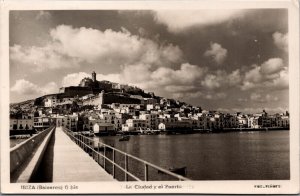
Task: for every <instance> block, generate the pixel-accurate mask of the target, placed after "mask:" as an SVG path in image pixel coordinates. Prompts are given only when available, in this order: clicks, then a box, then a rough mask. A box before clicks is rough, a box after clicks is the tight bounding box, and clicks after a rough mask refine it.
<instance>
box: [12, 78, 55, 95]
mask: <svg viewBox="0 0 300 196" xmlns="http://www.w3.org/2000/svg"><path fill="white" fill-rule="evenodd" d="M10 90H11V91H12V92H14V93H17V94H19V95H44V94H50V93H55V92H57V91H58V86H57V84H56V83H55V82H50V83H48V84H46V85H44V86H42V87H40V86H38V85H36V84H34V83H32V82H30V81H27V80H25V79H19V80H17V81H16V83H15V84H14V85H13V86H12V87H11V89H10Z"/></svg>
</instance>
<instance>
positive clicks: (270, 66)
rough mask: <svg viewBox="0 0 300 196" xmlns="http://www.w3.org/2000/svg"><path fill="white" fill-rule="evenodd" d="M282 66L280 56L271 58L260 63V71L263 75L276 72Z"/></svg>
mask: <svg viewBox="0 0 300 196" xmlns="http://www.w3.org/2000/svg"><path fill="white" fill-rule="evenodd" d="M283 68H284V64H283V60H282V59H281V58H271V59H269V60H267V61H266V62H264V63H263V64H262V65H261V72H262V74H265V75H271V74H275V73H278V72H279V71H281V70H282V69H283Z"/></svg>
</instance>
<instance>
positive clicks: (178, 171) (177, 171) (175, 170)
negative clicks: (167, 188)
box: [158, 167, 187, 176]
mask: <svg viewBox="0 0 300 196" xmlns="http://www.w3.org/2000/svg"><path fill="white" fill-rule="evenodd" d="M169 171H170V172H173V173H175V174H179V175H182V176H186V173H187V172H186V167H175V168H174V167H170V168H169ZM158 173H161V174H165V173H164V172H163V171H160V170H158Z"/></svg>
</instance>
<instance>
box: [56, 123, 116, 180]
mask: <svg viewBox="0 0 300 196" xmlns="http://www.w3.org/2000/svg"><path fill="white" fill-rule="evenodd" d="M54 134H55V142H54V147H53V177H52V181H53V182H91V181H113V180H114V179H113V177H112V176H111V175H109V174H108V173H107V172H106V171H105V170H104V169H103V168H102V167H99V165H98V164H97V163H96V162H95V161H94V160H93V159H92V158H91V157H90V156H89V155H88V154H87V153H85V152H84V151H83V150H82V149H81V148H80V147H79V146H77V145H76V144H75V143H74V142H73V141H72V140H70V138H69V137H68V136H67V135H66V134H65V133H64V132H63V130H62V128H61V127H56V130H55V133H54Z"/></svg>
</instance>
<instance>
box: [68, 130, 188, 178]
mask: <svg viewBox="0 0 300 196" xmlns="http://www.w3.org/2000/svg"><path fill="white" fill-rule="evenodd" d="M63 130H64V132H65V133H66V134H67V135H68V136H69V137H70V138H71V140H72V141H74V142H75V143H76V144H77V145H78V146H79V147H80V148H82V149H83V150H84V151H86V152H87V153H89V154H90V155H91V156H92V157H93V159H94V160H95V161H96V162H97V163H98V164H99V165H100V166H101V158H102V160H103V161H102V166H103V168H104V170H107V164H106V162H109V163H111V164H112V173H111V175H112V176H113V178H116V168H118V169H120V170H121V171H122V172H123V173H124V179H125V181H128V180H129V178H128V177H131V179H133V180H136V181H149V180H150V179H149V169H150V168H152V169H155V170H157V172H158V173H161V174H165V175H168V176H170V177H173V178H174V179H177V180H179V181H186V180H190V179H188V178H186V177H184V176H181V175H179V174H176V173H173V172H171V171H169V170H166V169H164V168H161V167H159V166H157V165H154V164H152V163H149V162H147V161H145V160H142V159H140V158H138V157H136V156H133V155H131V154H128V153H126V152H123V151H121V150H119V149H117V148H114V147H112V146H110V145H107V144H105V143H103V142H100V141H98V144H97V145H96V149H97V150H96V149H95V145H94V142H95V141H94V140H93V139H92V138H89V137H86V136H84V135H82V134H80V133H76V132H72V131H70V130H68V129H65V128H63ZM100 149H102V151H103V152H102V153H101V152H100ZM108 151H109V152H110V155H111V159H110V158H109V157H108ZM116 152H117V153H120V154H121V155H123V156H124V160H123V161H124V162H123V164H122V165H123V167H122V166H121V165H120V164H118V163H117V162H116ZM129 158H130V159H133V160H135V161H137V162H139V163H141V164H143V173H144V178H143V179H141V178H140V177H137V175H134V174H133V173H132V172H131V171H129V169H128V168H129V161H128V160H129Z"/></svg>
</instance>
